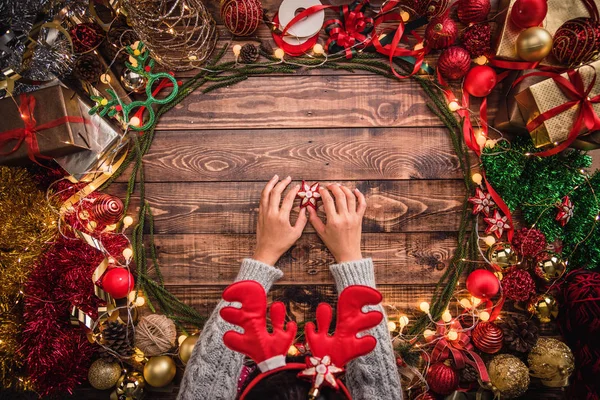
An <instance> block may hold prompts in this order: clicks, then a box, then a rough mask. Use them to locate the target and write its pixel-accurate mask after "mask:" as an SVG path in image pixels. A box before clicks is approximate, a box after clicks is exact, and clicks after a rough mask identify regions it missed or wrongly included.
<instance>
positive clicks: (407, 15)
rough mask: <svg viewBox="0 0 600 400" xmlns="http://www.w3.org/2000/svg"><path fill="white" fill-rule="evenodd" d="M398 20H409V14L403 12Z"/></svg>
mask: <svg viewBox="0 0 600 400" xmlns="http://www.w3.org/2000/svg"><path fill="white" fill-rule="evenodd" d="M400 18H402V22H406V21H408V20H409V19H410V14H409V13H407V12H406V11H404V10H403V11H401V12H400Z"/></svg>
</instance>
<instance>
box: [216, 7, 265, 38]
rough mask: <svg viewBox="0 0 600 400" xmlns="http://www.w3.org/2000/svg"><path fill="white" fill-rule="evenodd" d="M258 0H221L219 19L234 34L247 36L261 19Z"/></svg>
mask: <svg viewBox="0 0 600 400" xmlns="http://www.w3.org/2000/svg"><path fill="white" fill-rule="evenodd" d="M262 14H263V13H262V4H261V3H260V0H225V1H222V2H221V19H222V20H223V24H224V25H225V27H226V28H227V29H228V30H229V31H230V32H231V33H233V34H234V35H238V36H249V35H252V34H253V33H254V31H256V29H257V28H258V25H260V23H261V21H262Z"/></svg>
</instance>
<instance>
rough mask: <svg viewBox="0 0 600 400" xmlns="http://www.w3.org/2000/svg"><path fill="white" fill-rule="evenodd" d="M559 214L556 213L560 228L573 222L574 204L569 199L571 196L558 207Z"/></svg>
mask: <svg viewBox="0 0 600 400" xmlns="http://www.w3.org/2000/svg"><path fill="white" fill-rule="evenodd" d="M557 208H558V213H556V220H557V221H558V223H559V224H560V226H565V225H567V224H568V223H569V221H570V220H571V217H572V216H573V208H574V206H573V202H572V201H571V199H570V198H569V196H565V197H563V199H562V202H561V203H560V204H558V205H557Z"/></svg>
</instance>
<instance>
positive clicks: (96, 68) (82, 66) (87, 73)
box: [75, 53, 102, 83]
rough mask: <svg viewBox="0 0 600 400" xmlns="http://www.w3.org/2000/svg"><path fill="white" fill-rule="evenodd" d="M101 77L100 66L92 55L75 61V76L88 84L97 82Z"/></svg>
mask: <svg viewBox="0 0 600 400" xmlns="http://www.w3.org/2000/svg"><path fill="white" fill-rule="evenodd" d="M100 75H102V64H101V63H100V60H98V57H97V56H96V55H94V54H92V53H88V54H84V55H82V56H79V57H78V58H77V61H75V76H77V77H78V78H79V79H81V80H84V81H88V82H90V83H95V82H98V79H100Z"/></svg>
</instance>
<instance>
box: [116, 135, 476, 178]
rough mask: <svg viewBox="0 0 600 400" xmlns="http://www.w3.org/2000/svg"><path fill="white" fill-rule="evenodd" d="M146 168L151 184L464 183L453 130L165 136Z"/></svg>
mask: <svg viewBox="0 0 600 400" xmlns="http://www.w3.org/2000/svg"><path fill="white" fill-rule="evenodd" d="M144 163H145V166H146V167H145V179H146V182H169V181H188V182H189V181H240V180H243V181H246V180H268V179H270V178H271V177H272V176H273V175H275V174H279V175H281V176H286V175H292V174H294V175H295V174H298V172H299V171H300V172H301V173H302V177H303V178H304V179H306V180H315V181H316V180H335V179H343V178H344V177H348V176H351V177H352V178H353V179H361V180H367V179H441V178H450V179H457V178H458V179H460V178H461V171H460V167H459V161H458V158H457V157H456V155H455V154H454V151H453V150H452V146H451V141H450V137H449V135H448V132H447V131H446V129H445V128H414V129H409V128H390V129H383V128H336V129H325V130H322V129H286V130H271V129H253V130H236V131H222V130H207V131H202V132H197V131H192V130H185V131H160V132H157V134H156V136H155V139H154V143H153V144H152V148H151V150H150V153H149V154H148V155H147V156H146V157H145V158H144ZM475 164H476V160H475V159H473V165H475ZM129 176H130V173H126V174H124V175H123V176H122V177H121V178H120V179H119V181H121V182H125V181H127V180H128V179H129Z"/></svg>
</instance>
